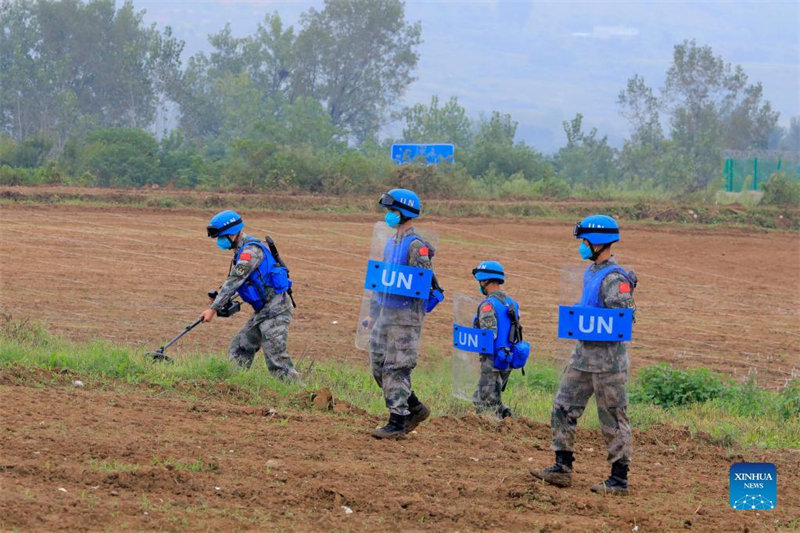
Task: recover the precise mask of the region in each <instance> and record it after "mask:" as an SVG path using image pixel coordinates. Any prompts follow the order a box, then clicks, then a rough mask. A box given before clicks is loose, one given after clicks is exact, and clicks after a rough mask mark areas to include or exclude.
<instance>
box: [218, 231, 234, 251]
mask: <svg viewBox="0 0 800 533" xmlns="http://www.w3.org/2000/svg"><path fill="white" fill-rule="evenodd" d="M217 246H219V249H220V250H230V249H231V248H233V243H232V242H231V240H230V239H229V238H228V237H227V236H225V235H223V236H222V237H217Z"/></svg>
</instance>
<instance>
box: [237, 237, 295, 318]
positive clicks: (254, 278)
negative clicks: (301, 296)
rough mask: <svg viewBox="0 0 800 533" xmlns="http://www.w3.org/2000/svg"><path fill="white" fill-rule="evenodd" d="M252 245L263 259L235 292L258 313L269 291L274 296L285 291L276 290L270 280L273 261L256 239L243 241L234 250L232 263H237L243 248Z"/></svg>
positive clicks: (268, 252) (273, 267)
mask: <svg viewBox="0 0 800 533" xmlns="http://www.w3.org/2000/svg"><path fill="white" fill-rule="evenodd" d="M252 245H256V246H258V247H259V248H261V251H262V252H263V253H264V259H263V260H262V261H261V263H259V265H258V266H257V267H256V268H254V269H253V271H252V272H251V273H250V275H249V276H247V279H246V280H245V282H244V283H243V284H242V285H241V286H240V287H239V289H238V290H237V292H238V293H239V296H241V297H242V300H244V301H245V302H247V303H249V304H250V305H252V306H253V309H254V310H255V311H256V312H258V311H260V310H261V308H262V307H264V306H265V305H266V303H267V300H269V290H270V289H272V291H273V292H274V293H276V294H277V293H281V292H284V291H286V289H285V288H284V289H283V290H276V288H275V286H274V284H273V282H272V279H271V278H272V276H270V274H271V273H272V272H273V271H274V269H275V265H276V263H275V259H274V258H273V257H272V253H271V252H270V251H269V248H267V247H266V246H265V245H264V243H262V242H261V241H259V240H258V239H248V240H247V241H245V242H244V244H242V246H241V247H240V248H239V249H238V250H236V254H235V255H234V256H233V263H234V264H236V263H237V262H238V261H239V256H241V255H242V251H243V250H244V249H245V247H247V246H252Z"/></svg>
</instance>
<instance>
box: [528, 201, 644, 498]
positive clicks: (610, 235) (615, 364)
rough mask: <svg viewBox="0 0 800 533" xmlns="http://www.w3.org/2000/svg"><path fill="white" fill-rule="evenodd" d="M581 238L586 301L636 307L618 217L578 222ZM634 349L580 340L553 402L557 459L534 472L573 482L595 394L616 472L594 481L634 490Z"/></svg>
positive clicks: (563, 483) (600, 488) (608, 488)
mask: <svg viewBox="0 0 800 533" xmlns="http://www.w3.org/2000/svg"><path fill="white" fill-rule="evenodd" d="M574 235H575V237H576V238H577V239H580V240H581V245H580V248H579V253H580V255H581V257H582V258H583V259H588V260H590V261H592V264H591V265H589V267H588V268H587V269H586V272H585V274H584V278H583V294H582V296H581V303H580V305H582V306H589V307H606V308H630V309H635V306H634V302H633V289H634V287H635V286H636V275H635V274H634V273H633V272H630V273H626V272H625V270H623V269H622V267H620V266H619V265H618V264H617V261H616V259H615V258H614V256H613V255H611V244H612V243H615V242H617V241H619V226H618V225H617V222H616V221H615V220H614V219H613V218H611V217H609V216H605V215H593V216H589V217H586V218H584V219H583V220H582V221H580V222H579V223H578V224H576V226H575V230H574ZM627 382H628V352H627V349H626V345H625V343H623V342H595V341H578V342H577V344H576V345H575V349H574V351H573V353H572V357H571V358H570V361H569V363H568V364H567V368H566V369H565V370H564V374H563V376H562V378H561V384H560V386H559V389H558V393H557V394H556V397H555V400H554V402H553V411H552V413H551V417H550V425H551V427H552V429H553V442H552V445H551V446H550V449H552V450H553V451H555V455H556V464H555V465H553V466H551V467H549V468H545V469H541V470H537V469H531V474H533V476H534V477H536V478H539V479H543V480H544V481H546V482H548V483H550V484H552V485H556V486H558V487H569V486H570V485H571V484H572V463H573V449H574V442H575V432H576V427H577V424H578V419H579V418H580V416H581V415H582V414H583V410H584V409H585V408H586V403H587V402H588V400H589V398H590V397H591V396H592V394H594V395H595V401H596V403H597V415H598V418H599V419H600V424H601V428H602V432H603V437H604V438H605V441H606V448H607V449H608V461H609V462H610V463H611V475H610V476H609V477H608V479H607V480H606V481H604V482H602V483H598V484H597V485H595V486H593V487H592V491H593V492H599V493H615V494H627V493H628V465H629V464H630V461H631V455H632V453H633V444H632V437H631V428H630V424H629V422H628V414H627V405H628V394H627V390H626V387H627Z"/></svg>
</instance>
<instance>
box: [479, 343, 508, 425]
mask: <svg viewBox="0 0 800 533" xmlns="http://www.w3.org/2000/svg"><path fill="white" fill-rule="evenodd" d="M510 375H511V370H497V369H496V368H495V367H494V364H493V363H492V358H491V357H489V356H488V355H482V356H481V375H480V378H478V388H477V389H475V393H474V394H473V395H472V403H473V404H474V405H475V410H476V411H477V412H478V413H485V412H490V413H493V414H500V412H501V411H502V410H503V400H502V398H501V397H500V395H501V393H502V392H503V388H505V386H506V383H508V377H509V376H510Z"/></svg>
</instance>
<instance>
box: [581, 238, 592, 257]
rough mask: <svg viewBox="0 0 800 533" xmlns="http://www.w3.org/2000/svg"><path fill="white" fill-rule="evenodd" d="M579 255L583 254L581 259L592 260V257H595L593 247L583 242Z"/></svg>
mask: <svg viewBox="0 0 800 533" xmlns="http://www.w3.org/2000/svg"><path fill="white" fill-rule="evenodd" d="M578 253H579V254H581V259H591V258H592V255H594V252H593V251H592V247H591V246H589V245H588V244H586V243H585V242H582V243H581V245H580V246H579V247H578Z"/></svg>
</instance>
